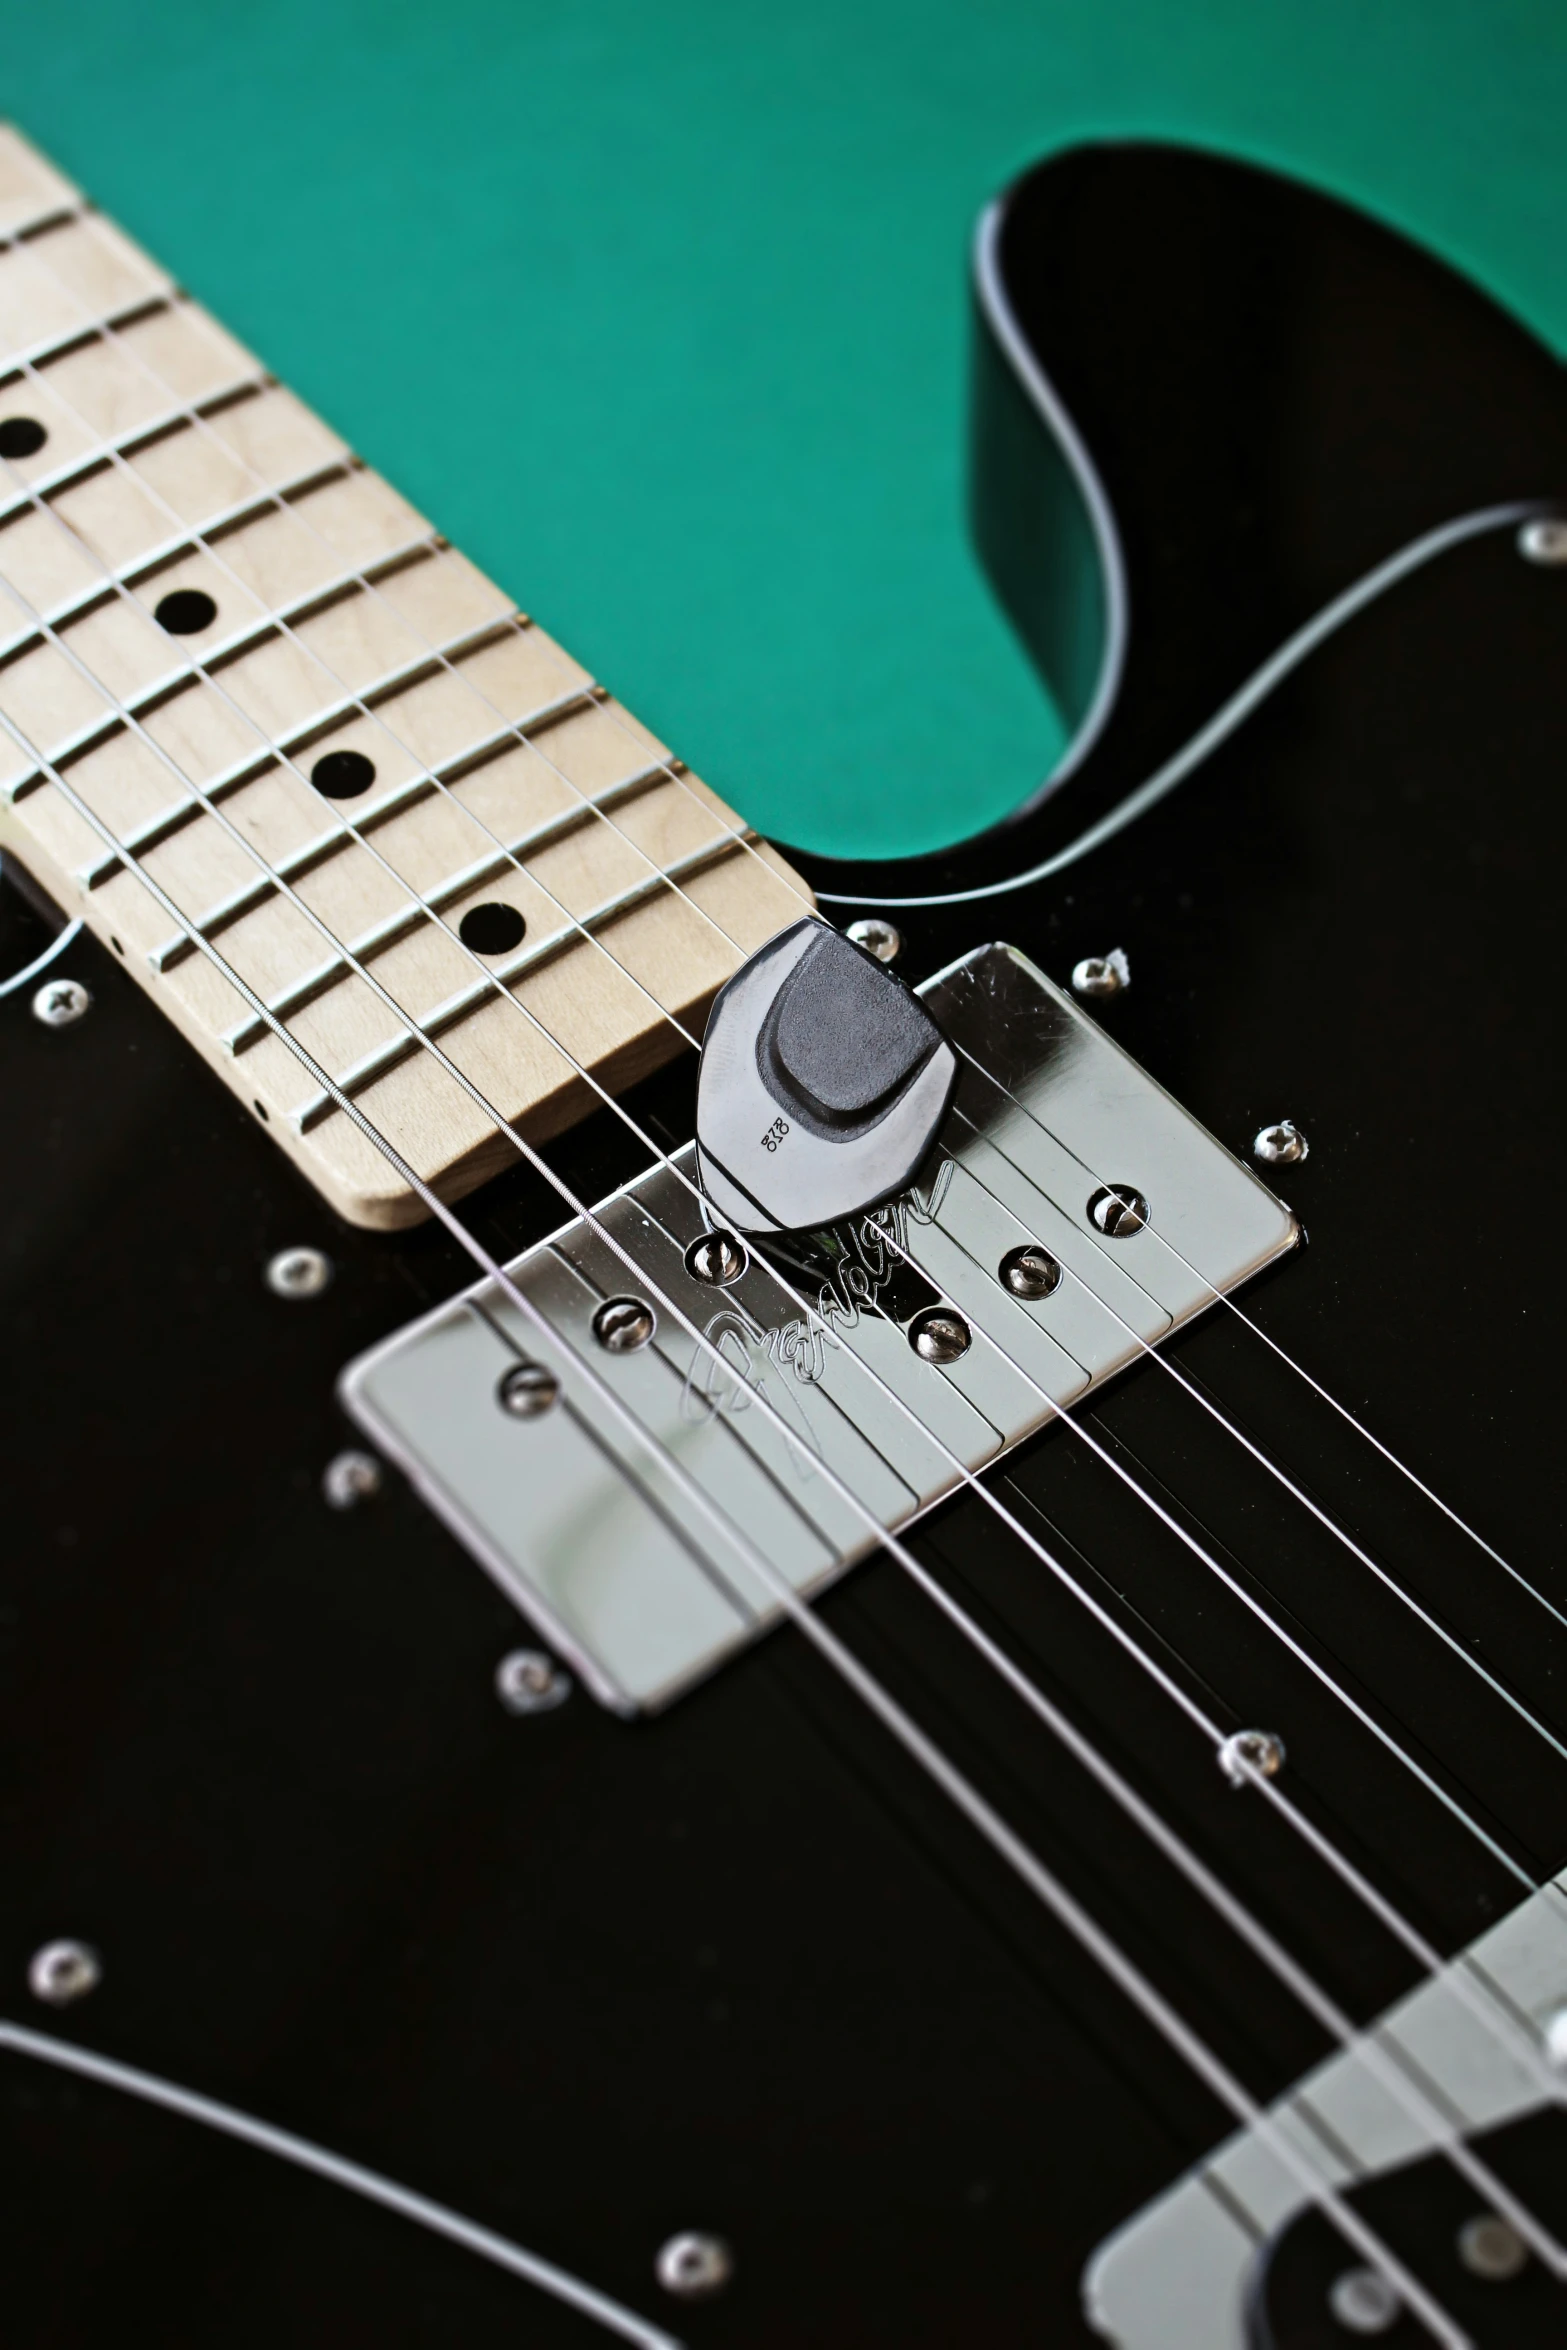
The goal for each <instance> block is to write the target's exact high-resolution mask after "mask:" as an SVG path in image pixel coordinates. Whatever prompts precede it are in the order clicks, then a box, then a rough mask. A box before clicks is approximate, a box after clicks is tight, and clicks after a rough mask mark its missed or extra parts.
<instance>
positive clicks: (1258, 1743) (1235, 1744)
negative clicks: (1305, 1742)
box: [1219, 1730, 1284, 1787]
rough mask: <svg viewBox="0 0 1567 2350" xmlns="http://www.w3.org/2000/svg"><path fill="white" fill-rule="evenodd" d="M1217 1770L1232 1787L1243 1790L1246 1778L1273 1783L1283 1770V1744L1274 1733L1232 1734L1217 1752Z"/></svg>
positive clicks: (1241, 1732) (1267, 1731) (1251, 1732)
mask: <svg viewBox="0 0 1567 2350" xmlns="http://www.w3.org/2000/svg"><path fill="white" fill-rule="evenodd" d="M1219 1768H1220V1770H1221V1771H1222V1772H1223V1773H1224V1775H1225V1777H1226V1778H1227V1779H1228V1780H1229V1782H1230V1785H1231V1786H1232V1787H1247V1786H1249V1785H1250V1784H1251V1776H1250V1774H1251V1773H1252V1772H1253V1771H1255V1772H1258V1773H1259V1774H1260V1775H1261V1777H1263V1778H1264V1779H1276V1778H1277V1777H1278V1775H1279V1773H1280V1771H1282V1770H1283V1768H1284V1741H1283V1739H1282V1738H1281V1737H1280V1736H1279V1735H1278V1732H1277V1731H1276V1730H1233V1731H1232V1732H1231V1733H1230V1735H1229V1737H1228V1738H1226V1739H1225V1741H1224V1743H1223V1745H1222V1746H1221V1747H1220V1748H1219Z"/></svg>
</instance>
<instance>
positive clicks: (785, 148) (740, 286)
mask: <svg viewBox="0 0 1567 2350" xmlns="http://www.w3.org/2000/svg"><path fill="white" fill-rule="evenodd" d="M0 90H3V104H4V110H5V112H6V113H8V114H9V115H10V116H11V117H12V118H13V119H14V120H16V121H17V122H18V123H19V124H20V125H21V126H22V128H23V129H25V130H26V131H28V132H29V134H30V135H31V136H33V137H34V138H35V139H36V140H37V141H38V142H39V143H40V144H41V145H42V146H44V147H45V148H46V149H47V150H48V151H49V152H51V153H52V154H53V155H54V156H55V158H56V159H57V160H58V161H59V162H60V163H61V164H63V166H64V167H65V168H66V169H67V170H68V171H70V172H71V173H72V174H73V175H74V176H76V177H77V178H79V179H80V180H81V181H83V182H84V184H85V185H86V186H87V188H88V189H89V190H90V191H91V193H92V194H93V195H94V196H96V197H97V199H98V200H99V202H100V203H102V204H103V205H104V206H105V207H106V209H108V210H109V211H111V212H113V213H114V214H116V215H117V216H118V217H119V218H120V219H121V220H122V221H123V222H124V223H125V225H126V226H127V227H129V228H130V229H131V230H132V231H133V233H135V234H136V235H137V236H139V237H140V238H141V239H142V241H143V242H144V243H146V244H147V245H148V246H149V247H150V248H151V249H152V251H153V252H154V253H155V254H156V255H157V256H158V257H159V258H160V259H161V260H162V261H164V262H165V263H166V264H168V265H169V266H170V267H171V268H173V269H174V270H175V271H176V272H177V273H178V274H179V275H180V276H181V277H182V278H183V279H184V281H185V282H186V284H187V285H189V286H190V288H191V289H192V290H193V291H194V292H195V293H196V294H198V295H199V296H200V297H201V298H202V299H203V300H204V301H206V302H207V303H209V304H210V306H211V307H212V308H213V309H215V310H216V311H217V312H218V314H219V315H220V316H221V317H222V318H223V319H224V320H225V321H226V323H227V324H229V325H230V326H231V327H233V328H234V330H235V331H236V332H237V333H239V334H240V335H241V336H242V337H243V338H244V339H245V340H246V341H248V342H249V343H250V344H252V345H253V346H254V348H256V349H257V350H258V351H259V352H260V353H261V354H262V355H263V356H264V357H265V358H266V360H267V361H268V363H269V364H270V365H271V366H273V367H274V368H276V369H277V371H278V373H279V374H280V375H282V376H283V377H284V378H285V379H286V380H287V381H289V382H290V383H292V384H293V385H294V386H295V388H296V389H297V390H298V391H300V392H301V393H302V394H303V395H304V396H305V397H306V398H307V399H308V400H310V401H311V402H312V403H313V404H314V405H315V406H317V407H319V408H320V409H321V410H322V411H323V412H324V413H325V415H326V416H327V417H328V418H330V420H331V421H332V422H333V423H334V424H335V425H336V426H337V427H338V428H339V429H340V430H341V431H343V432H344V433H345V434H346V435H347V437H348V438H349V439H350V440H351V441H352V442H353V443H354V444H355V445H356V446H357V447H358V448H359V449H360V450H361V451H362V452H363V453H364V454H365V456H366V457H368V458H369V459H370V460H371V462H373V463H374V464H376V465H377V466H379V467H380V468H381V469H382V470H383V471H384V472H386V473H387V474H389V475H390V476H391V478H392V479H393V480H394V481H395V482H396V483H397V484H398V485H399V487H400V488H402V489H403V490H404V491H405V492H406V493H407V494H408V495H409V496H410V497H412V498H413V499H414V501H415V502H416V503H417V504H418V505H419V506H421V507H422V508H423V510H424V511H425V512H426V513H428V514H429V515H430V516H431V517H432V518H433V519H434V520H435V521H436V522H437V523H438V525H439V526H440V527H441V528H442V529H443V530H445V531H446V532H448V533H449V535H450V536H451V537H452V538H453V539H454V540H455V541H456V542H457V543H458V544H459V545H460V546H462V547H463V548H464V549H466V551H467V552H469V553H470V554H471V555H473V556H474V557H475V559H476V560H477V561H478V562H479V563H481V564H482V565H483V566H484V568H485V569H486V570H488V571H490V572H492V573H493V574H494V575H495V576H496V578H498V579H499V580H500V581H501V582H502V583H503V584H504V585H505V586H506V587H507V588H508V589H509V590H510V591H511V592H512V593H513V594H514V595H515V596H516V597H517V598H518V600H519V601H520V602H521V603H522V604H523V605H524V606H525V607H527V608H528V609H529V610H531V611H533V612H534V613H536V614H537V615H538V617H539V618H540V619H542V620H543V621H544V622H545V623H546V625H548V626H549V627H551V628H552V629H554V631H555V632H556V633H557V634H558V635H560V636H561V637H563V638H564V640H565V642H566V643H567V644H568V645H569V646H570V647H571V648H572V650H573V651H575V652H576V653H577V654H578V655H579V656H580V657H581V658H582V659H584V660H585V661H587V662H588V663H589V664H590V665H591V666H592V667H593V668H594V670H595V671H596V672H597V673H598V674H599V675H600V676H602V677H603V678H605V679H606V681H607V682H609V683H610V684H612V685H613V686H614V687H615V689H616V690H617V691H618V692H619V693H620V694H621V695H622V696H623V697H624V699H625V700H627V701H628V702H629V703H630V704H631V706H632V707H633V708H634V709H635V710H637V711H638V712H639V713H640V714H641V715H642V716H643V717H645V718H646V719H647V720H648V722H649V723H650V724H651V725H653V726H655V727H656V728H658V729H659V731H660V732H661V733H663V734H664V735H665V736H666V737H667V738H668V739H670V740H671V741H672V742H673V743H674V744H675V746H676V747H677V749H679V750H680V751H681V752H682V754H683V755H684V756H686V757H687V758H689V759H690V760H691V762H692V764H693V765H694V766H696V767H697V768H698V769H699V770H700V771H701V772H702V773H704V774H705V775H706V776H707V777H708V779H709V780H710V781H711V782H712V783H713V784H714V785H715V786H717V787H718V788H719V789H720V790H722V791H723V792H725V793H726V795H727V796H728V797H729V798H730V799H732V800H733V801H734V802H735V803H736V804H737V805H738V806H739V807H741V808H742V809H743V810H744V811H745V812H746V814H747V815H748V816H749V817H751V818H752V819H753V821H754V822H755V823H756V824H758V825H759V826H760V827H761V829H762V830H763V831H765V832H769V833H772V834H773V835H774V836H775V837H778V838H781V839H784V840H789V841H794V842H797V843H800V844H803V845H809V846H814V847H817V848H821V849H829V850H833V851H837V852H841V853H851V852H857V853H878V852H889V853H890V852H893V851H902V850H910V849H915V848H920V847H927V846H932V845H935V844H937V843H940V842H945V841H949V840H952V839H955V838H959V837H961V836H962V835H963V834H964V833H966V832H968V831H971V830H973V829H975V828H976V827H977V826H978V825H980V824H981V823H984V822H986V821H988V820H990V819H992V818H994V817H996V816H999V815H1000V814H1002V813H1004V812H1005V811H1006V810H1007V809H1008V808H1009V807H1011V806H1013V805H1015V804H1016V803H1017V802H1018V801H1019V800H1020V799H1021V798H1023V797H1024V796H1025V794H1026V793H1027V792H1028V791H1029V790H1030V789H1031V788H1032V787H1033V785H1034V784H1035V782H1036V781H1037V779H1038V777H1039V775H1040V774H1041V772H1042V771H1043V769H1044V768H1045V767H1046V766H1047V765H1048V763H1049V760H1050V757H1051V754H1052V750H1053V747H1054V745H1055V743H1056V741H1057V739H1058V738H1057V730H1056V726H1055V722H1054V719H1053V717H1052V715H1051V713H1050V711H1049V709H1048V706H1047V705H1046V703H1045V701H1044V699H1043V696H1042V694H1041V692H1040V689H1039V687H1038V685H1037V683H1036V681H1035V679H1034V677H1033V674H1032V672H1031V671H1030V670H1029V668H1028V667H1027V665H1026V663H1025V661H1024V659H1023V656H1022V654H1021V653H1020V652H1019V650H1018V649H1017V647H1016V646H1015V644H1014V642H1013V640H1012V638H1011V636H1010V634H1009V632H1008V630H1007V628H1006V625H1005V623H1004V622H1003V620H1002V619H1001V618H1000V616H999V614H998V613H997V611H996V610H995V608H994V607H993V605H992V602H991V599H990V596H989V594H988V591H987V589H986V586H985V583H984V580H983V578H982V576H981V575H980V572H979V570H978V567H977V564H976V562H975V560H974V557H973V555H972V553H971V551H970V549H969V546H968V543H967V538H966V535H965V528H964V519H963V498H962V475H963V456H962V448H963V411H964V376H965V364H966V348H967V331H968V323H967V307H966V285H965V271H966V257H967V245H968V238H969V233H970V229H971V226H972V223H973V221H974V218H975V216H976V215H977V213H978V212H979V210H980V208H981V206H982V205H983V204H984V202H985V201H986V199H987V198H988V197H989V196H991V195H992V194H993V193H994V192H995V191H996V190H997V189H998V188H999V187H1000V186H1001V185H1002V184H1003V182H1004V181H1005V180H1006V179H1007V178H1008V177H1009V176H1010V175H1011V174H1012V173H1014V172H1015V171H1017V170H1019V169H1020V168H1021V167H1022V166H1024V165H1026V164H1028V163H1030V162H1032V161H1034V160H1035V159H1036V158H1038V157H1039V156H1040V155H1042V154H1044V153H1045V152H1047V151H1048V150H1049V149H1050V148H1052V147H1054V146H1057V145H1060V144H1063V143H1065V142H1067V141H1069V140H1072V139H1077V138H1082V137H1087V136H1093V135H1096V134H1120V135H1128V134H1132V135H1135V134H1157V135H1161V136H1175V137H1180V138H1184V139H1190V140H1193V141H1198V142H1201V143H1204V144H1210V145H1214V146H1217V147H1219V148H1221V149H1223V150H1225V151H1227V152H1231V153H1237V154H1240V155H1244V156H1247V157H1251V158H1255V159H1260V160H1262V161H1266V162H1270V163H1274V164H1278V165H1281V166H1283V167H1285V168H1287V169H1290V170H1294V171H1296V172H1299V173H1301V174H1303V175H1304V176H1306V177H1308V178H1310V179H1312V180H1313V181H1315V182H1317V183H1319V184H1321V185H1324V186H1326V187H1328V188H1330V189H1333V190H1336V191H1338V192H1340V193H1342V194H1346V195H1349V196H1352V197H1354V198H1356V199H1358V200H1359V201H1361V202H1363V203H1365V204H1367V205H1369V206H1370V207H1371V208H1372V209H1374V210H1375V211H1376V212H1378V213H1379V214H1381V215H1382V216H1383V217H1384V218H1387V219H1390V220H1392V221H1394V222H1396V223H1398V224H1400V225H1402V226H1405V227H1407V228H1409V229H1411V230H1413V231H1414V232H1415V233H1417V234H1418V235H1420V236H1422V237H1423V238H1425V239H1426V240H1427V241H1428V242H1429V243H1431V244H1432V245H1434V246H1435V247H1436V248H1437V249H1438V250H1439V251H1440V252H1442V253H1444V254H1445V255H1447V256H1448V257H1449V258H1451V259H1453V260H1455V261H1457V262H1459V263H1460V264H1462V265H1463V266H1465V267H1467V268H1468V269H1469V270H1471V271H1472V272H1473V273H1474V274H1475V275H1477V276H1478V277H1479V278H1480V279H1481V280H1482V281H1483V282H1484V283H1485V284H1487V285H1488V286H1490V287H1491V288H1492V290H1493V291H1494V292H1496V293H1497V294H1498V295H1500V296H1501V297H1502V298H1503V299H1504V300H1505V301H1507V302H1508V303H1510V304H1511V305H1512V306H1513V307H1514V308H1515V309H1516V310H1517V311H1518V312H1520V313H1521V314H1522V315H1523V317H1525V318H1526V319H1527V320H1528V321H1530V322H1531V323H1532V324H1533V325H1534V326H1535V327H1536V329H1537V330H1539V331H1540V332H1541V333H1542V334H1544V335H1545V336H1546V337H1547V338H1548V339H1549V340H1551V341H1552V342H1553V343H1554V344H1555V345H1556V346H1557V347H1558V348H1560V347H1562V345H1563V344H1564V343H1567V238H1564V235H1563V220H1562V201H1561V199H1562V190H1563V183H1564V174H1563V156H1564V153H1567V5H1564V0H1533V4H1531V0H1380V4H1379V0H1269V4H1268V5H1266V6H1263V5H1258V4H1257V0H1250V4H1242V0H1219V4H1215V0H1195V4H1193V5H1188V6H1184V7H1182V6H1176V5H1155V4H1153V0H1125V4H1123V5H1118V6H1117V5H1108V4H1106V0H1099V4H1098V5H1089V4H1087V0H1073V4H1070V5H1063V4H1061V0H1028V4H1019V0H991V4H990V5H985V6H979V7H968V8H960V7H954V6H951V5H947V6H941V5H932V4H931V0H793V4H792V5H791V6H789V7H788V8H783V9H769V10H767V11H765V12H764V11H762V10H759V9H751V10H748V9H746V8H744V7H737V6H735V5H734V4H733V0H724V4H719V0H671V4H666V5H659V4H658V0H581V4H576V5H573V4H572V0H557V4H556V5H554V6H551V7H543V6H538V5H535V4H533V0H452V4H451V5H448V6H445V7H440V6H434V5H431V4H430V0H420V4H419V5H417V6H413V5H408V4H406V0H380V4H378V5H369V4H367V0H270V4H269V0H261V4H258V5H252V6H249V7H242V6H236V5H235V4H234V0H205V4H204V5H200V6H197V5H195V4H194V0H139V4H137V0H132V4H131V5H126V0H55V4H54V5H52V6H50V7H34V8H31V9H23V8H22V7H20V6H19V5H18V4H17V0H12V5H11V7H10V8H9V9H8V10H7V12H6V23H5V33H4V40H3V42H0Z"/></svg>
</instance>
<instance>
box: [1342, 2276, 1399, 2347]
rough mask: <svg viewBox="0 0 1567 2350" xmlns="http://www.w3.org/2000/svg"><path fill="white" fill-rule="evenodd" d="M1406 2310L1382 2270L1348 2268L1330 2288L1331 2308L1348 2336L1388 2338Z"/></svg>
mask: <svg viewBox="0 0 1567 2350" xmlns="http://www.w3.org/2000/svg"><path fill="white" fill-rule="evenodd" d="M1403 2306H1404V2305H1403V2303H1402V2302H1401V2301H1400V2300H1399V2297H1398V2295H1397V2293H1396V2292H1395V2291H1394V2289H1393V2287H1392V2286H1391V2285H1390V2284H1389V2283H1388V2281H1387V2279H1386V2277H1385V2276H1383V2274H1382V2272H1381V2270H1380V2269H1375V2268H1346V2269H1345V2270H1344V2271H1343V2272H1342V2274H1341V2275H1339V2276H1336V2277H1335V2278H1334V2279H1333V2282H1332V2284H1331V2285H1330V2286H1329V2287H1328V2308H1329V2309H1330V2310H1331V2311H1332V2313H1333V2316H1334V2318H1335V2319H1336V2320H1337V2322H1338V2324H1340V2325H1341V2326H1342V2327H1343V2328H1344V2331H1345V2333H1347V2334H1385V2333H1387V2332H1389V2331H1390V2330H1391V2328H1392V2327H1394V2326H1396V2325H1397V2323H1398V2320H1399V2316H1400V2314H1401V2312H1402V2310H1403Z"/></svg>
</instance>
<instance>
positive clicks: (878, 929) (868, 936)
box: [843, 914, 903, 963]
mask: <svg viewBox="0 0 1567 2350" xmlns="http://www.w3.org/2000/svg"><path fill="white" fill-rule="evenodd" d="M843 935H844V937H845V938H847V939H848V940H849V941H850V942H851V944H852V945H854V946H857V947H863V948H864V949H865V952H866V953H867V954H868V955H874V956H875V958H876V960H877V962H878V963H891V962H892V961H894V960H895V959H896V957H897V956H899V955H901V954H902V952H903V933H902V931H901V930H896V929H894V927H893V925H892V924H891V923H890V922H889V921H888V920H887V918H886V916H885V915H884V914H868V915H867V916H866V918H865V920H864V921H863V922H851V923H850V924H849V927H848V929H847V930H846V931H845V932H844V934H843Z"/></svg>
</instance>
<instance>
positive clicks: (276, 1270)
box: [267, 1248, 332, 1298]
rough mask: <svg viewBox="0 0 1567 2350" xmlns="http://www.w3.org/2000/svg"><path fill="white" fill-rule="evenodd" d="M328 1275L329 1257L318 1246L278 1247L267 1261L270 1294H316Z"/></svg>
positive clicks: (330, 1271) (293, 1295)
mask: <svg viewBox="0 0 1567 2350" xmlns="http://www.w3.org/2000/svg"><path fill="white" fill-rule="evenodd" d="M331 1278H332V1260H331V1258H330V1257H327V1256H323V1255H322V1253H321V1251H320V1249H318V1248H280V1249H279V1250H278V1253H277V1255H276V1256H275V1257H272V1258H270V1259H269V1260H268V1263H267V1287H268V1289H270V1290H271V1291H272V1294H273V1295H274V1297H293V1298H299V1297H319V1296H320V1295H321V1292H322V1290H323V1289H325V1287H326V1285H327V1283H328V1282H329V1281H330V1280H331Z"/></svg>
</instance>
